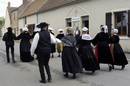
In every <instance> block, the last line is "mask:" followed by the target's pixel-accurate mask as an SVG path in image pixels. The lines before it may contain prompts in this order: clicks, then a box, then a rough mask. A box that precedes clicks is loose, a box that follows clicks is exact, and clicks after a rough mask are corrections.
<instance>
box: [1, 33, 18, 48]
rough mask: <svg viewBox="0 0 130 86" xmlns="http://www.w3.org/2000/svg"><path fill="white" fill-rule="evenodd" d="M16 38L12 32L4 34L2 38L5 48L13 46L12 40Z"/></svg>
mask: <svg viewBox="0 0 130 86" xmlns="http://www.w3.org/2000/svg"><path fill="white" fill-rule="evenodd" d="M15 39H16V36H15V34H14V33H12V32H6V33H5V34H4V36H3V39H2V40H3V41H5V44H6V46H14V40H15Z"/></svg>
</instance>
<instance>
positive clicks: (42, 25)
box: [37, 22, 49, 28]
mask: <svg viewBox="0 0 130 86" xmlns="http://www.w3.org/2000/svg"><path fill="white" fill-rule="evenodd" d="M46 26H49V24H48V23H46V22H41V23H40V24H38V25H37V27H38V28H44V27H46Z"/></svg>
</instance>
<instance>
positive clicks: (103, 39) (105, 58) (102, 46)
mask: <svg viewBox="0 0 130 86" xmlns="http://www.w3.org/2000/svg"><path fill="white" fill-rule="evenodd" d="M109 41H110V36H109V35H108V33H104V32H100V33H98V34H97V35H96V36H95V38H94V39H93V44H94V45H96V48H97V49H96V52H97V58H98V61H99V63H105V64H113V58H112V54H111V51H110V47H109Z"/></svg>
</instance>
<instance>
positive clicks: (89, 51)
mask: <svg viewBox="0 0 130 86" xmlns="http://www.w3.org/2000/svg"><path fill="white" fill-rule="evenodd" d="M82 31H83V32H82V36H81V37H80V40H79V41H78V46H79V51H78V53H79V56H80V58H81V61H82V65H83V68H84V69H85V70H86V71H92V73H94V72H95V70H98V69H99V65H98V62H97V59H96V56H95V54H94V52H93V48H92V46H91V40H92V38H91V36H90V35H89V34H88V28H86V27H84V28H83V29H82Z"/></svg>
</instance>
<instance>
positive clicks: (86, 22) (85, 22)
mask: <svg viewBox="0 0 130 86" xmlns="http://www.w3.org/2000/svg"><path fill="white" fill-rule="evenodd" d="M82 27H87V28H89V16H82Z"/></svg>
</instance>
